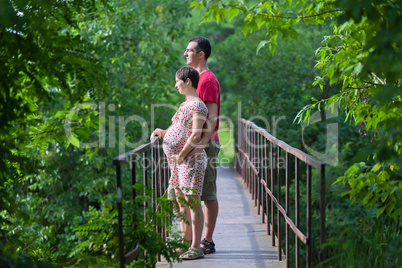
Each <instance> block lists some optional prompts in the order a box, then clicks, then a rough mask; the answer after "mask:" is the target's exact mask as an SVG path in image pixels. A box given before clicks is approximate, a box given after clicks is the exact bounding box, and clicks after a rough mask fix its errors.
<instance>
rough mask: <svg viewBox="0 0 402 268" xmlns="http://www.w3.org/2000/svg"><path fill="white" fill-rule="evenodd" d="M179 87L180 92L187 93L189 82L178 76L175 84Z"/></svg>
mask: <svg viewBox="0 0 402 268" xmlns="http://www.w3.org/2000/svg"><path fill="white" fill-rule="evenodd" d="M174 87H175V88H177V90H178V91H179V93H180V94H186V93H187V89H188V84H186V83H185V82H184V81H183V80H181V79H180V78H178V77H177V76H176V85H175V86H174Z"/></svg>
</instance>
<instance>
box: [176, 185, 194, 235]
mask: <svg viewBox="0 0 402 268" xmlns="http://www.w3.org/2000/svg"><path fill="white" fill-rule="evenodd" d="M175 193H176V200H177V203H178V205H179V212H180V214H182V215H183V216H184V218H181V219H180V228H181V237H182V238H183V239H186V240H187V241H191V239H192V231H191V212H190V208H189V207H186V206H185V205H184V204H183V202H182V201H181V200H184V199H185V197H184V194H183V192H182V191H181V190H180V189H178V188H176V189H175ZM180 199H181V200H180ZM186 221H187V222H189V223H190V225H189V224H187V223H186Z"/></svg>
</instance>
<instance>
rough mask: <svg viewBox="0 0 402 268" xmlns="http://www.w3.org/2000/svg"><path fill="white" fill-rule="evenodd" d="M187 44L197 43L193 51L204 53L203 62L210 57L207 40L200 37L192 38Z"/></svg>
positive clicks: (209, 46)
mask: <svg viewBox="0 0 402 268" xmlns="http://www.w3.org/2000/svg"><path fill="white" fill-rule="evenodd" d="M188 42H189V43H190V42H196V43H197V47H196V48H195V49H196V51H197V53H198V52H200V51H204V53H205V60H207V59H208V57H209V55H211V44H210V43H209V40H208V39H206V38H205V37H202V36H197V37H193V38H191V39H190V40H189V41H188Z"/></svg>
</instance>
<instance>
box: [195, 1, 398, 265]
mask: <svg viewBox="0 0 402 268" xmlns="http://www.w3.org/2000/svg"><path fill="white" fill-rule="evenodd" d="M191 7H192V8H193V9H194V10H197V11H198V12H201V13H202V16H203V18H204V20H203V21H204V22H209V21H216V22H217V23H221V25H222V27H223V26H224V27H230V26H227V24H225V21H230V22H231V24H230V25H231V26H232V27H233V28H234V31H236V30H240V31H241V32H242V33H243V35H244V36H245V38H243V39H244V43H245V42H248V43H251V44H252V46H254V48H256V52H257V53H256V54H254V55H251V54H249V53H248V51H250V47H249V46H248V45H245V44H243V42H242V40H241V39H240V38H238V39H236V40H234V39H232V40H231V41H232V42H231V44H232V46H231V47H230V48H227V51H230V53H232V54H234V55H235V56H233V57H231V56H230V54H229V53H228V54H225V57H222V61H223V62H224V64H226V63H227V62H231V63H233V66H234V69H235V72H231V70H227V68H226V69H225V67H222V70H223V71H222V75H221V76H229V77H231V78H230V79H228V81H229V82H227V81H224V82H223V83H224V87H223V88H230V90H232V89H234V90H236V88H237V87H239V88H240V89H241V91H240V90H239V91H237V92H236V94H237V96H236V97H233V96H231V97H230V98H229V97H228V99H230V100H236V101H242V105H243V107H244V109H243V110H242V112H243V114H242V117H245V118H247V116H248V117H252V116H255V115H256V114H258V115H261V116H262V117H263V118H267V117H271V116H272V115H277V114H278V111H279V113H282V114H286V115H288V114H290V111H293V109H295V108H296V109H298V111H296V112H295V113H294V116H293V117H295V120H294V122H298V123H303V125H307V129H304V134H305V137H304V141H305V142H306V141H307V143H306V144H315V146H316V148H315V149H318V151H320V150H322V149H325V148H323V145H325V143H326V141H325V138H326V137H324V136H323V135H321V134H318V135H317V134H316V133H323V132H325V131H322V130H324V128H325V124H326V121H327V120H323V121H322V122H321V123H316V124H314V125H311V124H309V123H310V119H311V117H312V115H313V114H315V113H316V112H319V113H321V115H323V113H325V109H329V110H334V109H339V110H340V111H344V115H340V116H339V118H337V119H336V120H333V121H335V122H337V123H338V124H339V128H340V129H339V130H340V132H339V134H340V137H339V145H341V147H340V148H339V149H340V156H339V159H338V160H339V164H338V167H336V168H334V169H333V171H332V172H330V175H327V179H328V180H329V181H330V184H329V185H328V186H329V187H330V190H331V192H330V194H329V197H328V198H329V200H330V201H329V206H330V208H328V210H329V212H328V213H329V214H330V215H331V213H332V212H334V211H335V207H336V205H337V202H342V204H348V203H349V202H350V201H349V200H348V199H345V197H344V196H348V197H349V198H350V200H352V202H353V204H352V205H350V206H354V207H355V208H356V209H355V210H354V211H355V212H356V214H353V213H350V214H347V215H346V216H345V214H344V211H346V210H342V212H340V214H339V215H342V217H345V219H344V220H345V221H349V222H354V221H356V217H357V215H358V211H360V213H361V214H364V213H368V212H370V214H366V216H367V215H370V216H367V218H369V219H370V220H369V221H370V224H369V225H364V226H363V225H362V224H357V225H355V229H353V230H355V232H351V233H350V235H345V236H344V237H339V232H336V230H338V231H339V230H340V229H338V228H336V227H331V226H337V224H338V223H339V220H340V219H341V217H339V218H332V217H331V216H330V217H329V218H328V219H327V222H328V226H330V229H329V230H331V231H332V230H334V233H332V235H333V236H332V237H334V236H336V237H335V238H333V239H334V240H332V241H331V242H330V243H329V244H328V247H329V249H330V250H331V252H332V256H334V257H333V258H330V261H336V260H338V259H339V256H340V255H341V254H342V253H341V252H345V251H347V252H349V253H350V254H349V255H348V256H345V258H343V259H342V263H343V264H345V265H347V266H349V265H351V266H368V267H375V266H377V265H382V266H391V267H392V266H397V265H398V258H396V256H398V254H399V253H398V252H397V251H395V250H394V249H395V245H399V242H398V241H400V239H401V238H400V235H401V234H400V232H397V231H396V229H397V228H398V224H400V221H401V215H402V213H401V210H400V207H401V198H402V196H401V191H402V188H401V187H402V184H401V183H400V181H401V173H400V171H399V170H398V167H400V163H401V157H402V156H401V155H402V150H401V146H402V140H401V137H402V135H401V127H402V105H401V103H402V102H401V95H400V94H401V90H400V89H401V86H400V80H401V76H402V65H401V64H400V59H401V58H402V57H401V56H402V55H401V44H402V34H401V32H400V29H401V26H402V25H401V21H402V18H401V17H402V6H401V3H400V2H399V1H385V0H384V1H347V0H336V1H333V0H328V1H304V0H298V1H291V0H289V1H263V2H260V3H257V2H256V1H224V2H223V1H221V2H218V3H217V2H216V1H197V2H193V3H192V5H191ZM310 29H311V30H312V31H313V32H315V33H317V35H319V36H323V38H321V39H322V42H321V43H320V44H319V43H315V44H314V43H312V44H313V46H315V47H313V50H311V51H315V54H316V59H317V61H316V64H315V68H316V69H317V71H319V73H318V72H317V73H314V72H313V71H312V70H308V71H306V73H308V74H307V75H306V76H304V77H305V78H306V80H301V81H303V82H304V81H308V82H307V83H306V85H307V84H310V85H311V84H312V85H313V86H318V87H319V89H321V93H319V92H317V91H316V90H314V89H312V88H311V87H310V86H308V85H307V86H304V85H305V84H301V85H300V86H299V87H295V90H291V91H289V88H290V89H291V88H292V85H293V84H292V82H293V81H292V79H293V78H294V77H295V76H296V77H298V75H293V74H290V73H288V72H287V69H288V68H286V67H284V66H283V65H281V64H280V63H278V62H277V61H276V59H275V58H276V57H278V58H279V60H278V61H286V57H287V56H288V55H289V54H290V53H292V52H293V49H295V50H297V48H294V45H293V46H292V45H289V44H295V43H294V42H295V41H296V40H301V39H302V40H305V38H306V36H307V35H308V33H309V30H310ZM328 29H330V30H328ZM230 38H233V37H230ZM305 43H306V42H303V44H305ZM233 44H236V46H233ZM266 47H268V48H269V51H270V53H271V54H274V53H275V58H272V57H270V56H269V55H266V54H263V55H261V53H263V52H264V51H265V48H266ZM285 47H286V48H285ZM237 48H238V49H237ZM281 48H282V49H285V51H286V52H284V53H281V52H280V49H281ZM301 50H303V49H301ZM290 51H292V52H290ZM305 51H308V49H305ZM305 51H303V52H301V51H298V52H296V53H295V56H293V57H296V60H297V57H300V55H302V53H305ZM278 54H279V55H278ZM243 55H245V56H244V58H243ZM247 58H251V59H252V60H251V61H248V60H247ZM260 60H261V61H264V60H265V61H266V63H265V64H262V63H260V62H259V61H260ZM306 60H307V59H306ZM254 62H256V63H258V64H253V63H254ZM267 62H269V63H267ZM285 66H286V64H285ZM275 67H276V69H280V72H278V75H277V76H276V73H275V72H272V71H271V68H272V69H274V68H275ZM299 67H300V68H301V69H302V70H303V69H305V68H306V67H303V66H301V64H300V62H297V63H296V64H293V65H291V68H289V69H294V70H295V73H296V74H297V73H298V68H299ZM307 68H308V67H307ZM260 69H263V70H260ZM258 73H265V77H266V79H265V80H264V79H261V78H260V77H261V76H259V75H257V74H258ZM243 74H244V77H243ZM218 78H219V77H218ZM267 78H268V79H267ZM281 79H283V80H289V81H284V82H283V81H281ZM277 81H278V84H279V85H281V87H282V88H280V87H276V85H275V82H277ZM313 81H314V82H313ZM265 85H267V87H265ZM318 87H316V88H318ZM283 88H286V89H287V94H286V95H285V96H286V97H287V98H290V100H286V101H282V100H283V98H275V96H276V95H278V96H280V93H281V91H282V90H283ZM301 88H303V89H304V90H305V89H308V90H305V91H304V92H300V89H301ZM274 89H275V90H274ZM243 96H247V97H243ZM293 96H294V97H295V101H294V102H293V99H292V97H293ZM245 103H246V105H244V104H245ZM288 104H289V107H287V105H288ZM231 105H232V107H233V102H232V103H231ZM282 107H286V108H285V109H283V110H282V109H281V108H282ZM303 107H304V108H303ZM228 109H230V110H231V111H233V108H228ZM252 120H253V121H256V123H257V125H260V126H262V127H264V122H263V121H264V120H261V121H259V120H260V119H258V118H257V117H255V118H252ZM340 120H341V121H340ZM342 121H343V122H342ZM281 123H282V122H281ZM283 123H284V122H283ZM327 123H328V122H327ZM342 123H343V124H342ZM289 125H290V124H289ZM289 125H287V124H286V129H285V131H281V129H279V131H278V132H279V134H278V133H277V135H275V134H274V135H275V136H277V137H279V138H280V139H284V140H285V141H287V140H290V142H291V144H292V145H294V146H296V147H302V146H303V145H302V144H300V145H299V146H298V145H297V140H296V142H295V139H294V137H298V136H300V132H298V131H297V130H295V132H293V129H292V127H290V126H289ZM265 128H267V130H268V131H270V132H271V133H272V130H271V129H269V128H268V126H267V125H266V126H265ZM320 131H321V132H320ZM289 134H290V135H289ZM292 134H293V135H292ZM359 134H360V136H359ZM292 137H293V139H292ZM345 166H346V168H345ZM348 167H349V168H348ZM337 178H338V179H337ZM341 182H343V183H344V184H345V186H343V184H342V183H341ZM333 183H334V184H333ZM340 186H342V187H340ZM356 201H357V202H356ZM331 202H335V203H334V204H331ZM343 207H345V206H343ZM346 207H347V206H346ZM373 211H374V212H375V213H372V212H373ZM373 215H374V217H373ZM362 216H363V217H362V218H364V215H362ZM358 217H360V215H359V216H358ZM376 218H378V221H376V220H375V219H376ZM392 221H393V222H392ZM368 226H369V227H368ZM389 226H393V227H392V228H389ZM367 228H372V232H371V233H370V232H365V230H366V229H367ZM383 228H387V230H388V231H389V232H388V231H387V235H386V237H385V236H384V237H383V238H379V237H378V234H379V233H381V232H382V229H383ZM348 230H349V229H348ZM359 232H360V233H359ZM362 232H363V233H364V234H365V236H364V239H365V240H364V241H367V242H369V243H366V244H364V247H363V246H362V245H360V244H359V246H360V247H361V248H362V251H361V252H360V253H359V254H354V253H352V252H353V250H352V248H355V247H356V246H357V244H354V243H353V242H352V241H361V240H360V239H362V235H361V233H362ZM331 239H332V238H331ZM345 241H347V242H345ZM342 243H346V245H347V246H345V247H343V246H342ZM376 243H382V244H383V245H384V247H378V246H376ZM342 248H343V250H342ZM349 249H350V250H349ZM367 249H368V250H367ZM364 250H365V252H367V251H370V252H372V254H374V255H375V258H374V257H372V254H370V257H367V260H365V261H363V262H358V261H357V260H358V259H362V254H363V251H364ZM338 252H339V255H338ZM386 252H392V253H390V254H388V253H386ZM387 254H388V255H387ZM335 256H337V257H335ZM365 256H369V255H365ZM390 256H393V257H390ZM392 258H394V259H395V261H391V260H392Z"/></svg>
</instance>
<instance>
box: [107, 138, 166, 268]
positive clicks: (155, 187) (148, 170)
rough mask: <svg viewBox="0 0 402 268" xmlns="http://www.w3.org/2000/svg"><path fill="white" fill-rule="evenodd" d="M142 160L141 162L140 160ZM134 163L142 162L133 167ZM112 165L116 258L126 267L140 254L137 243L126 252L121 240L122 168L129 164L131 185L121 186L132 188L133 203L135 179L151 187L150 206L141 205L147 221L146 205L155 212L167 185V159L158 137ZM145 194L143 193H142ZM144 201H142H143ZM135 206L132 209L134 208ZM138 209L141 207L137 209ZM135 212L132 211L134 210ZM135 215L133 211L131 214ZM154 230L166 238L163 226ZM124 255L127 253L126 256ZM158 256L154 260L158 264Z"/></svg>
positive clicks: (119, 157) (122, 227) (114, 160)
mask: <svg viewBox="0 0 402 268" xmlns="http://www.w3.org/2000/svg"><path fill="white" fill-rule="evenodd" d="M141 157H142V159H140V158H141ZM137 160H139V161H141V160H142V163H141V164H140V165H139V166H140V167H138V165H136V164H137V163H136V162H137ZM113 164H114V165H115V166H116V181H117V210H118V236H119V247H120V248H119V255H120V256H119V258H120V267H125V264H126V263H128V262H130V261H132V260H134V259H135V258H137V256H138V254H139V251H140V250H139V244H138V243H137V245H136V246H135V248H134V249H133V250H130V251H126V250H125V245H124V244H125V243H124V241H125V239H124V227H125V226H124V225H123V206H122V201H123V186H122V166H124V165H128V167H129V168H130V169H131V174H130V175H131V185H124V187H127V188H129V187H131V189H132V191H131V196H132V200H133V202H135V199H136V196H137V192H136V189H135V188H134V187H133V186H134V185H135V184H136V183H137V178H138V177H142V181H138V182H141V183H142V184H143V185H144V187H150V188H151V189H152V194H151V195H152V196H151V203H152V204H147V203H144V204H142V208H143V211H144V220H146V211H147V207H148V206H149V205H152V209H154V210H155V209H156V206H157V203H156V202H157V198H158V197H161V196H162V195H163V194H164V193H165V191H166V189H167V187H168V183H169V177H170V174H169V172H170V171H169V168H168V165H167V159H166V158H165V154H164V153H163V151H162V146H161V141H160V140H159V139H158V138H154V139H153V140H152V141H151V142H150V143H146V144H144V145H142V146H140V147H138V148H137V149H134V150H132V151H129V152H127V153H124V154H122V155H119V156H117V157H115V158H113ZM139 172H142V176H137V175H140V174H137V173H139ZM144 194H145V191H144ZM144 200H145V199H144ZM133 207H134V206H133ZM139 207H141V206H139ZM133 209H134V208H133ZM132 213H133V214H135V212H134V211H133V212H132ZM156 229H157V230H156V231H157V232H159V233H160V234H161V236H162V237H166V236H167V231H166V228H165V226H157V227H156ZM126 252H127V253H126ZM160 259H161V258H160V256H159V255H158V257H157V260H158V261H160Z"/></svg>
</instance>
